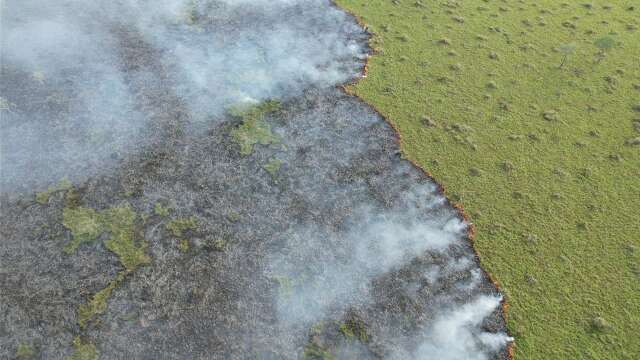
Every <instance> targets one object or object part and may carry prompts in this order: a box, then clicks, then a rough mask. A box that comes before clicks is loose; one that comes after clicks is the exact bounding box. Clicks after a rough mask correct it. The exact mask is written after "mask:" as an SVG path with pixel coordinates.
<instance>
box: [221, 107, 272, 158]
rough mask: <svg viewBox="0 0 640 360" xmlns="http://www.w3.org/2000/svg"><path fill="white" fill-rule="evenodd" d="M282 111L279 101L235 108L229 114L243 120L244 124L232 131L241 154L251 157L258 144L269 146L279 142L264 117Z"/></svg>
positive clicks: (232, 136)
mask: <svg viewBox="0 0 640 360" xmlns="http://www.w3.org/2000/svg"><path fill="white" fill-rule="evenodd" d="M279 109H280V103H278V102H277V101H265V102H263V103H260V104H258V105H251V106H249V107H235V108H232V109H230V110H229V114H230V115H232V116H234V117H238V118H241V119H242V123H241V124H240V125H239V126H238V127H237V128H235V129H233V130H231V138H232V139H233V141H234V142H236V143H237V144H238V145H240V154H242V155H243V156H246V155H251V153H253V147H254V145H256V144H260V145H269V144H275V143H277V142H278V137H277V136H276V135H274V134H273V133H272V132H271V125H269V123H267V122H266V121H265V119H264V117H265V116H266V115H267V114H269V113H272V112H275V111H277V110H279Z"/></svg>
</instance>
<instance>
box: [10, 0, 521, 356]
mask: <svg viewBox="0 0 640 360" xmlns="http://www.w3.org/2000/svg"><path fill="white" fill-rule="evenodd" d="M36 5H43V7H42V8H38V7H37V6H36ZM44 5H45V4H38V3H37V2H25V3H24V5H17V4H13V3H12V4H9V5H6V4H5V7H6V9H4V10H5V14H7V13H9V14H11V16H10V18H11V19H10V21H8V22H7V23H9V24H10V25H7V28H8V31H7V30H6V29H5V31H4V32H3V33H4V35H3V49H8V50H6V51H5V52H6V53H7V54H8V55H7V56H6V58H7V59H8V60H7V61H5V62H3V68H2V71H3V72H2V79H3V81H2V84H3V85H2V88H1V89H0V91H1V93H0V95H1V96H2V97H3V99H7V102H8V103H10V104H12V105H11V106H10V107H9V110H10V111H6V110H3V113H2V114H3V120H2V126H3V134H5V131H8V132H10V133H11V132H13V133H12V134H13V135H12V137H11V139H14V138H15V137H14V136H17V138H15V139H18V140H11V141H10V140H9V138H7V140H5V135H3V138H2V140H3V141H2V142H3V144H2V146H3V148H2V150H3V155H2V156H3V158H2V165H3V169H2V171H3V178H4V174H5V173H6V174H9V175H10V176H9V180H6V181H5V182H3V193H2V199H1V200H2V201H1V202H0V206H1V208H0V211H1V216H0V236H1V237H2V241H1V242H0V264H2V265H1V266H0V289H2V291H0V357H2V358H5V357H9V358H10V357H13V356H14V355H15V351H16V348H17V346H18V345H19V344H23V343H27V344H30V346H32V348H33V349H34V351H35V352H36V353H37V356H39V357H41V358H63V357H64V356H68V355H70V354H71V353H72V352H73V348H72V345H71V344H72V342H73V339H74V338H76V337H77V336H79V337H81V338H82V339H83V341H86V342H87V343H91V344H95V346H96V347H97V350H98V351H99V353H100V357H101V358H103V359H111V358H113V359H118V358H149V359H151V358H170V359H173V358H175V359H182V358H210V359H223V358H224V359H246V358H260V359H298V358H307V359H334V358H336V359H349V358H352V359H398V360H400V359H402V360H404V359H427V358H439V359H461V358H467V359H494V358H506V357H507V354H506V345H507V343H508V342H509V341H510V339H509V338H508V337H507V335H506V334H505V322H504V318H503V314H502V310H501V307H500V305H499V302H500V294H499V293H498V291H497V289H496V288H495V287H494V285H493V284H492V283H491V282H490V281H489V279H488V278H487V276H486V274H485V273H484V272H483V271H482V269H480V267H479V263H478V261H477V259H476V257H475V255H474V253H473V249H472V248H471V245H470V242H469V239H468V238H467V226H468V224H467V223H466V222H464V221H463V220H462V219H461V218H460V215H459V213H458V212H457V211H456V210H455V209H454V208H452V207H451V205H450V204H449V203H448V202H447V200H446V199H445V198H444V197H443V196H442V194H441V193H439V191H438V189H437V186H436V185H435V184H434V183H433V182H432V181H431V180H430V179H429V178H427V177H426V176H425V175H424V174H423V173H422V172H421V171H420V170H419V169H417V168H415V167H413V166H412V165H411V164H410V163H408V162H407V161H405V160H402V159H401V158H400V156H399V148H398V144H397V143H396V141H395V137H394V133H393V130H392V129H391V128H390V127H389V126H388V125H387V124H386V123H385V122H384V121H383V119H382V118H381V117H380V116H379V115H378V114H377V113H375V112H374V111H373V109H371V108H370V107H369V106H367V105H366V104H364V103H362V102H360V101H359V100H358V99H356V98H353V97H351V96H348V95H346V94H344V93H343V92H342V91H340V90H338V89H336V88H334V87H333V86H334V85H336V84H339V83H341V82H344V81H346V80H348V79H350V78H353V77H354V74H358V73H359V72H360V71H361V70H362V66H363V64H362V57H363V55H362V54H364V53H366V50H367V49H366V45H365V43H366V36H365V34H364V33H363V31H362V29H360V28H358V27H357V25H356V23H355V21H354V19H352V18H350V17H349V16H347V15H346V14H344V13H342V12H341V11H339V10H338V9H336V8H335V7H334V6H333V5H331V4H330V3H329V2H328V1H322V0H318V1H311V0H308V1H307V0H296V1H294V0H290V1H284V0H283V1H272V2H267V1H248V0H247V1H244V0H243V1H230V0H226V1H207V2H177V1H162V2H159V3H158V2H156V3H154V6H148V5H149V4H145V2H133V1H130V2H122V1H120V2H114V3H113V4H112V3H109V4H107V3H106V2H105V3H104V4H102V2H99V4H98V5H96V4H91V5H86V4H82V3H80V2H77V3H76V2H65V3H64V4H63V5H59V4H58V5H57V6H53V5H47V6H44ZM67 6H68V7H67ZM123 7H125V8H124V9H126V10H128V11H124V12H122V13H121V14H120V15H118V14H119V13H118V11H122V9H123ZM70 9H74V10H78V11H77V12H76V13H73V12H71V11H70ZM7 10H11V11H9V12H7ZM80 10H82V11H80ZM48 11H49V13H48ZM185 11H186V13H188V14H191V15H190V16H188V17H186V18H184V17H178V18H179V19H182V20H180V21H177V24H176V21H175V18H176V17H174V16H175V15H176V14H185ZM96 12H99V13H100V14H102V16H100V18H99V20H95V18H92V17H91V15H92V14H96ZM53 15H56V16H59V19H60V23H61V24H60V26H63V27H69V28H72V27H77V29H75V30H65V31H67V32H64V31H62V32H58V33H54V32H52V30H51V29H53V28H47V29H49V30H50V31H49V34H50V35H47V36H51V39H48V40H47V41H43V44H40V43H35V40H33V41H31V42H30V41H29V39H30V37H29V36H26V35H24V34H27V33H28V31H27V30H23V29H19V30H16V29H17V28H19V27H23V28H29V27H30V26H35V27H36V28H37V26H44V25H42V24H40V25H37V24H35V23H37V22H38V21H44V22H50V21H57V20H56V19H57V18H56V16H53ZM135 15H138V16H135ZM181 16H182V15H181ZM5 17H6V16H5ZM21 17H22V18H21ZM20 19H21V20H20ZM25 19H27V20H28V19H35V20H33V21H25ZM52 19H53V20H52ZM172 19H173V20H172ZM185 19H186V20H185ZM63 20H64V21H63ZM89 20H91V21H89ZM32 23H34V24H32ZM3 26H5V25H4V24H3ZM78 29H82V30H84V31H77V30H78ZM30 31H37V30H30ZM92 31H93V32H92ZM12 34H13V35H12ZM15 34H18V35H15ZM56 34H57V35H56ZM62 34H67V35H65V36H63V35H62ZM12 36H14V39H20V36H23V39H26V40H22V42H24V43H26V44H22V45H20V44H19V42H20V41H18V40H10V39H12ZM72 36H75V37H85V36H86V37H88V39H94V40H95V39H98V37H99V39H101V40H104V41H90V40H87V43H86V48H83V49H84V50H83V51H82V50H81V49H73V46H70V47H71V49H60V48H61V47H62V48H63V46H62V45H60V44H66V43H67V42H65V41H63V39H62V38H61V37H66V38H70V37H72ZM92 36H98V37H96V38H91V37H92ZM36 38H38V39H42V37H37V36H36ZM105 39H109V40H105ZM12 41H14V43H12ZM56 41H57V43H58V46H53V48H51V49H49V48H48V46H50V44H53V43H55V42H56ZM83 41H84V40H83ZM81 42H82V41H79V42H78V44H79V43H81ZM45 43H46V44H45ZM10 44H13V45H10ZM12 46H13V48H12ZM93 48H95V49H96V52H95V53H93V54H92V53H91V51H92V50H91V49H93ZM43 49H44V50H43ZM73 51H76V52H75V54H76V55H74V56H71V55H70V57H69V58H65V57H64V56H63V55H64V54H61V53H57V55H56V56H52V57H51V58H47V57H46V56H44V59H45V60H46V59H48V60H46V61H50V62H49V63H47V64H46V66H45V65H42V64H40V65H38V66H40V67H41V68H42V67H46V68H47V69H44V70H34V69H36V68H35V67H34V68H31V66H32V65H31V62H30V61H28V59H32V60H33V59H36V58H37V59H42V58H43V56H34V57H31V56H28V55H24V54H28V53H29V52H31V53H32V54H40V55H42V54H46V53H49V52H51V53H55V52H62V53H69V54H71V53H72V52H73ZM12 52H13V54H12ZM101 52H102V55H100V53H101ZM314 55H315V57H314ZM21 56H22V57H21ZM76 56H80V57H83V58H82V59H83V60H82V61H78V62H77V63H75V62H73V61H71V60H73V59H75V58H76ZM62 59H66V60H68V61H62ZM59 60H60V64H57V63H56V62H58V61H59ZM107 63H108V64H109V65H108V66H107V65H104V64H107ZM67 64H71V66H70V67H69V68H67V67H66V66H67ZM98 68H103V69H105V70H104V73H102V75H101V73H99V72H96V69H98ZM34 71H41V72H43V73H46V74H49V75H47V76H48V77H47V76H45V77H44V80H42V78H41V77H40V76H39V75H38V79H40V80H42V81H40V80H38V79H36V80H34V79H33V72H34ZM56 74H57V75H56ZM90 75H91V76H93V80H91V81H93V82H91V81H89V80H88V79H89V78H90ZM5 79H7V81H5ZM56 79H57V80H56ZM101 86H103V87H106V88H108V90H104V89H103V88H102V87H101ZM38 89H39V90H38ZM36 90H37V91H36ZM103 91H104V92H106V93H109V96H104V95H105V93H101V92H103ZM53 93H55V94H59V95H60V96H63V97H65V98H66V99H68V106H65V108H64V109H58V108H55V106H52V105H48V103H47V104H44V105H43V104H40V103H39V102H38V101H40V100H41V97H42V96H45V97H46V96H51V95H50V94H53ZM272 99H277V100H279V101H280V102H281V104H280V105H279V106H273V107H270V108H269V110H268V111H264V112H260V113H258V114H257V115H255V116H254V120H257V121H258V127H257V128H258V130H259V135H260V136H261V137H263V138H268V139H269V141H258V140H256V141H250V140H252V139H251V138H250V137H251V131H252V130H254V131H256V129H255V125H256V124H253V125H254V127H253V128H252V127H250V126H249V127H243V126H246V125H247V123H248V121H249V120H248V119H247V116H245V115H244V114H246V113H247V109H251V104H259V103H260V102H262V101H265V100H272ZM92 101H93V102H92ZM101 102H102V103H101ZM238 103H240V104H241V105H242V106H241V107H242V108H243V109H244V110H243V111H244V112H243V111H239V112H238V111H228V109H229V107H230V106H232V107H233V106H236V105H238ZM86 104H94V105H93V106H94V107H93V108H91V107H90V106H88V105H86ZM95 104H98V105H95ZM115 104H117V105H118V106H115V107H114V105H115ZM75 106H77V107H78V109H80V110H77V111H76V110H74V109H75V108H74V107H75ZM87 109H93V110H95V111H96V113H95V114H94V113H92V112H91V111H88V110H87ZM99 110H104V111H99ZM111 118H115V119H116V120H113V121H111V120H109V119H111ZM25 124H26V125H25ZM96 126H97V127H96ZM100 126H103V128H104V129H106V130H105V131H111V132H113V133H111V134H110V135H109V136H108V137H107V139H108V140H104V148H101V147H100V146H98V145H96V144H95V143H90V142H87V139H88V138H87V136H88V135H87V134H88V133H90V132H91V131H95V130H96V129H98V128H100ZM120 126H122V127H120ZM5 129H7V130H5ZM72 129H73V130H74V131H71V130H72ZM241 130H246V133H243V132H240V131H241ZM238 134H240V135H238ZM21 137H22V139H23V140H22V141H19V139H21ZM247 138H249V139H247ZM243 141H244V142H243ZM61 144H63V145H64V146H61ZM243 144H244V145H247V144H248V145H247V148H246V149H244V150H247V151H243V147H242V145H243ZM49 146H50V148H49ZM52 149H58V152H56V151H53V150H52ZM45 150H46V151H45ZM114 153H115V155H113V154H114ZM19 160H24V161H26V162H24V163H20V162H19ZM32 164H39V165H40V166H36V167H33V168H32V167H31V166H32ZM47 166H48V167H49V168H48V167H47ZM29 169H31V170H29ZM38 169H40V170H38ZM46 169H49V170H46ZM28 170H29V171H30V172H28ZM62 176H67V177H68V178H70V179H71V180H72V182H73V184H74V188H73V190H66V189H65V190H59V191H52V192H51V194H50V196H48V197H47V198H46V201H40V202H37V201H34V196H33V193H32V192H33V191H34V189H35V188H34V186H35V187H36V188H37V187H38V186H43V185H49V184H53V183H55V182H56V181H57V180H58V179H59V178H61V177H62ZM18 180H19V181H18ZM3 181H4V180H3ZM17 183H21V184H26V185H23V186H22V187H20V188H18V187H16V186H15V185H16V184H17ZM17 189H20V190H22V191H25V193H22V194H20V193H18V191H17ZM29 191H31V193H28V192H29ZM70 194H71V195H73V196H70ZM73 206H81V207H84V208H91V209H95V210H96V211H102V210H105V209H109V208H111V207H113V206H131V208H132V209H133V210H134V211H135V213H136V214H137V220H136V223H135V231H134V233H135V236H136V237H139V238H140V239H145V240H146V241H148V248H147V250H146V252H147V253H148V255H149V256H150V258H151V262H150V263H149V264H147V265H146V266H142V267H140V268H139V269H137V270H136V271H135V272H133V273H131V274H128V275H127V277H126V278H125V280H124V281H122V283H120V284H119V286H118V287H117V288H116V289H115V290H114V291H113V293H112V294H111V296H110V298H109V299H108V302H107V307H106V309H105V310H104V311H103V312H102V313H101V314H100V315H99V316H98V317H97V319H95V321H91V322H90V323H89V324H88V325H87V326H85V327H80V326H79V325H78V308H79V306H80V305H81V304H85V303H87V301H88V300H89V299H90V298H91V295H92V294H96V293H97V292H98V291H100V290H101V289H104V288H105V287H106V286H107V285H108V284H109V282H110V281H111V280H112V279H114V278H115V277H116V274H117V273H118V272H119V271H121V270H122V268H121V265H120V264H119V262H118V259H117V257H116V256H115V255H114V254H113V253H112V252H110V251H109V250H107V249H106V248H105V246H104V243H103V242H102V241H103V240H104V239H105V238H106V237H108V236H109V234H108V233H104V234H101V235H100V236H99V237H98V238H97V239H96V240H95V241H93V242H89V243H84V244H81V246H80V247H79V248H78V250H77V251H76V252H75V253H72V254H71V255H67V254H65V253H64V251H63V248H64V246H65V245H66V244H68V243H69V242H70V241H71V240H72V237H73V235H72V234H71V233H70V231H69V229H67V228H66V227H65V226H64V225H63V213H64V209H65V208H69V207H73ZM181 219H189V221H188V223H189V224H191V225H189V226H188V227H185V229H184V230H181V231H175V227H172V226H171V224H172V223H175V221H176V220H181Z"/></svg>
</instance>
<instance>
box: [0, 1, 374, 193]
mask: <svg viewBox="0 0 640 360" xmlns="http://www.w3.org/2000/svg"><path fill="white" fill-rule="evenodd" d="M2 14H3V17H2V43H1V52H2V60H3V61H2V76H1V80H2V81H1V84H2V85H0V97H2V99H0V100H2V103H6V104H9V105H10V108H9V109H3V110H0V112H1V113H0V116H1V119H0V129H1V135H0V136H1V137H0V142H1V144H0V145H1V150H0V151H1V152H0V171H1V172H2V178H3V181H2V186H1V188H2V190H3V191H7V190H11V189H15V188H17V187H22V190H33V187H34V186H35V187H37V188H42V187H43V185H46V184H51V183H53V182H56V181H57V180H59V179H60V178H61V177H69V178H71V179H72V180H73V179H76V178H78V179H79V178H82V177H86V176H90V175H93V174H96V173H103V172H108V171H110V170H111V169H113V166H114V164H115V163H117V162H116V161H115V160H114V159H116V158H126V157H127V156H128V155H129V154H131V153H133V152H135V151H137V150H139V149H140V148H141V147H143V146H144V144H145V143H146V142H147V141H146V140H147V137H148V135H147V134H146V133H145V132H144V130H145V129H146V128H148V127H149V126H151V125H154V126H156V125H157V123H158V122H159V121H160V120H158V118H162V116H163V115H164V116H167V117H173V118H176V117H180V116H177V115H175V114H171V111H174V112H175V111H178V110H176V109H171V108H168V109H162V108H161V107H162V106H164V105H165V104H167V103H169V102H171V101H169V100H168V98H169V97H172V98H175V99H176V100H175V102H177V103H179V104H186V106H187V111H188V113H187V114H186V115H187V116H186V119H187V120H190V121H187V126H190V124H189V123H191V125H193V124H194V123H202V122H210V121H212V120H213V119H215V118H216V117H218V116H220V115H221V114H222V113H223V112H224V111H225V109H226V108H227V107H228V106H229V105H232V104H235V103H237V102H246V101H251V102H257V101H262V100H265V99H271V98H277V99H286V98H288V97H291V96H296V95H299V94H300V93H301V92H302V91H303V90H304V89H306V88H309V87H314V86H317V87H326V86H334V85H336V84H339V83H342V82H344V81H347V80H348V79H350V78H353V77H355V76H357V75H358V72H359V67H360V66H361V65H360V64H361V59H362V58H363V57H364V56H365V50H364V48H363V46H362V45H361V44H362V41H361V40H362V37H363V36H364V32H363V30H362V29H360V28H358V27H357V25H356V24H354V23H353V22H350V21H346V20H347V15H346V14H345V13H343V12H341V11H339V10H338V9H336V8H334V7H332V6H330V5H329V4H328V2H327V1H322V0H299V1H231V0H224V1H215V0H211V1H196V0H161V1H150V0H139V1H135V0H119V1H104V0H103V1H90V2H87V1H80V0H64V1H56V2H51V1H46V0H25V1H7V2H4V3H3V9H2ZM283 14H289V16H283ZM247 25H249V26H247ZM132 39H134V40H135V41H140V43H134V44H128V43H127V42H131V41H133V40H132ZM127 46H129V47H131V48H133V49H135V50H131V49H126V48H125V47H127ZM127 51H129V52H131V51H137V52H138V53H137V54H135V55H139V56H140V58H138V59H131V56H129V58H127V56H128V55H126V52H127ZM145 52H146V53H145ZM151 69H154V70H153V71H151ZM157 70H160V71H162V72H164V74H157V73H155V72H157ZM159 83H161V84H162V88H163V89H162V92H157V91H156V88H157V87H159V86H158V84H159ZM157 90H159V89H157ZM143 91H145V92H147V93H141V92H143ZM153 106H155V109H154V108H153ZM5 107H6V106H5ZM181 118H183V120H184V118H185V117H184V116H181ZM167 121H175V120H167ZM182 125H184V124H182Z"/></svg>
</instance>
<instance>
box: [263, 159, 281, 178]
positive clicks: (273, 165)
mask: <svg viewBox="0 0 640 360" xmlns="http://www.w3.org/2000/svg"><path fill="white" fill-rule="evenodd" d="M280 167H282V161H280V160H278V159H275V158H274V159H271V160H269V162H268V163H266V164H265V165H264V166H263V168H264V169H265V170H266V171H267V172H268V173H269V174H271V176H276V175H277V174H278V171H279V170H280Z"/></svg>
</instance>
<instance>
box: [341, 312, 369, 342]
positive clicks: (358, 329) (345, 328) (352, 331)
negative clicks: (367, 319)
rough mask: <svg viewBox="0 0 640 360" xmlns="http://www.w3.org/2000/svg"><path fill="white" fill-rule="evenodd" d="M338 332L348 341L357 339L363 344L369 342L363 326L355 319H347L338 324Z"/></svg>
mask: <svg viewBox="0 0 640 360" xmlns="http://www.w3.org/2000/svg"><path fill="white" fill-rule="evenodd" d="M339 330H340V332H341V333H342V334H343V335H344V336H345V337H346V338H347V339H349V340H354V339H357V340H359V341H360V342H363V343H365V342H367V341H368V340H369V335H367V329H366V327H365V324H364V323H363V322H362V321H361V320H359V319H357V318H349V319H348V320H347V321H345V322H343V323H340V326H339Z"/></svg>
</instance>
